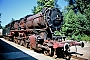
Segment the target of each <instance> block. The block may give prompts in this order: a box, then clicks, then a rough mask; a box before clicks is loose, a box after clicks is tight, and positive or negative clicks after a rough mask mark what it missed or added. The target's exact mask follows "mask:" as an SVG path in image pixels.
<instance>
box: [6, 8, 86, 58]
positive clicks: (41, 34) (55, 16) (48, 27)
mask: <svg viewBox="0 0 90 60" xmlns="http://www.w3.org/2000/svg"><path fill="white" fill-rule="evenodd" d="M62 24H63V15H62V12H61V11H60V10H59V9H58V8H43V9H42V11H41V12H39V13H37V14H35V15H27V16H25V17H24V18H20V19H19V20H16V21H14V23H10V24H9V26H10V27H9V28H7V27H6V28H5V29H9V31H10V32H9V34H8V35H6V36H8V37H9V40H12V41H14V42H15V43H17V44H20V45H23V46H25V47H29V48H30V49H34V50H38V51H43V53H44V54H45V55H49V56H57V57H60V56H63V57H67V56H69V55H70V53H69V50H70V49H69V48H70V46H76V45H78V46H81V47H84V43H83V42H77V41H65V40H64V41H63V40H62V38H65V37H63V36H56V35H55V33H54V31H57V30H58V31H59V30H60V28H61V26H62ZM11 37H12V38H11Z"/></svg>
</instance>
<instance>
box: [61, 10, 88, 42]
mask: <svg viewBox="0 0 90 60" xmlns="http://www.w3.org/2000/svg"><path fill="white" fill-rule="evenodd" d="M87 30H89V26H88V20H87V19H86V16H85V15H82V14H81V13H80V12H78V13H77V14H75V13H74V11H73V10H72V9H71V10H70V11H69V12H67V13H66V14H65V16H64V25H63V27H62V31H63V32H65V35H67V36H70V37H71V38H72V39H74V40H81V37H82V36H83V34H87V33H86V32H87Z"/></svg>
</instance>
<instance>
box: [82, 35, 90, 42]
mask: <svg viewBox="0 0 90 60" xmlns="http://www.w3.org/2000/svg"><path fill="white" fill-rule="evenodd" d="M81 40H84V41H90V36H88V35H83V36H82V37H81Z"/></svg>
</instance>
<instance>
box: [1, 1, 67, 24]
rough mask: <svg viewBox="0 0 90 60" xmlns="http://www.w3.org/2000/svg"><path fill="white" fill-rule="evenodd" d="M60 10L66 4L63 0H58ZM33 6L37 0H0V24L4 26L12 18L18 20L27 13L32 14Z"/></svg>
mask: <svg viewBox="0 0 90 60" xmlns="http://www.w3.org/2000/svg"><path fill="white" fill-rule="evenodd" d="M57 4H58V5H59V6H60V7H61V10H62V9H64V7H65V6H66V5H67V2H66V1H64V0H58V2H57ZM33 6H37V0H0V13H1V18H0V21H1V25H2V26H5V25H7V24H8V23H10V22H11V20H12V18H14V19H15V20H19V19H20V18H23V17H25V16H26V15H28V14H33V13H32V9H33Z"/></svg>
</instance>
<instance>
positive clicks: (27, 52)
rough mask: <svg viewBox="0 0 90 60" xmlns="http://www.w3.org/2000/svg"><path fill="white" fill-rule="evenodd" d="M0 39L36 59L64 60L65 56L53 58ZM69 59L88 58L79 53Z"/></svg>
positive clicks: (86, 59)
mask: <svg viewBox="0 0 90 60" xmlns="http://www.w3.org/2000/svg"><path fill="white" fill-rule="evenodd" d="M0 39H1V40H2V41H4V42H6V43H8V44H10V45H12V46H14V47H16V48H17V49H19V50H21V51H23V52H25V53H26V54H29V55H30V56H32V57H35V58H37V59H38V60H66V58H54V57H50V56H45V55H44V54H42V53H37V52H34V50H30V49H29V48H25V47H23V46H20V45H18V44H16V43H14V42H11V41H8V40H5V39H3V38H0ZM71 49H73V48H71ZM89 56H90V55H89ZM70 60H89V58H85V57H84V56H79V55H77V56H76V55H71V58H70Z"/></svg>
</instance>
